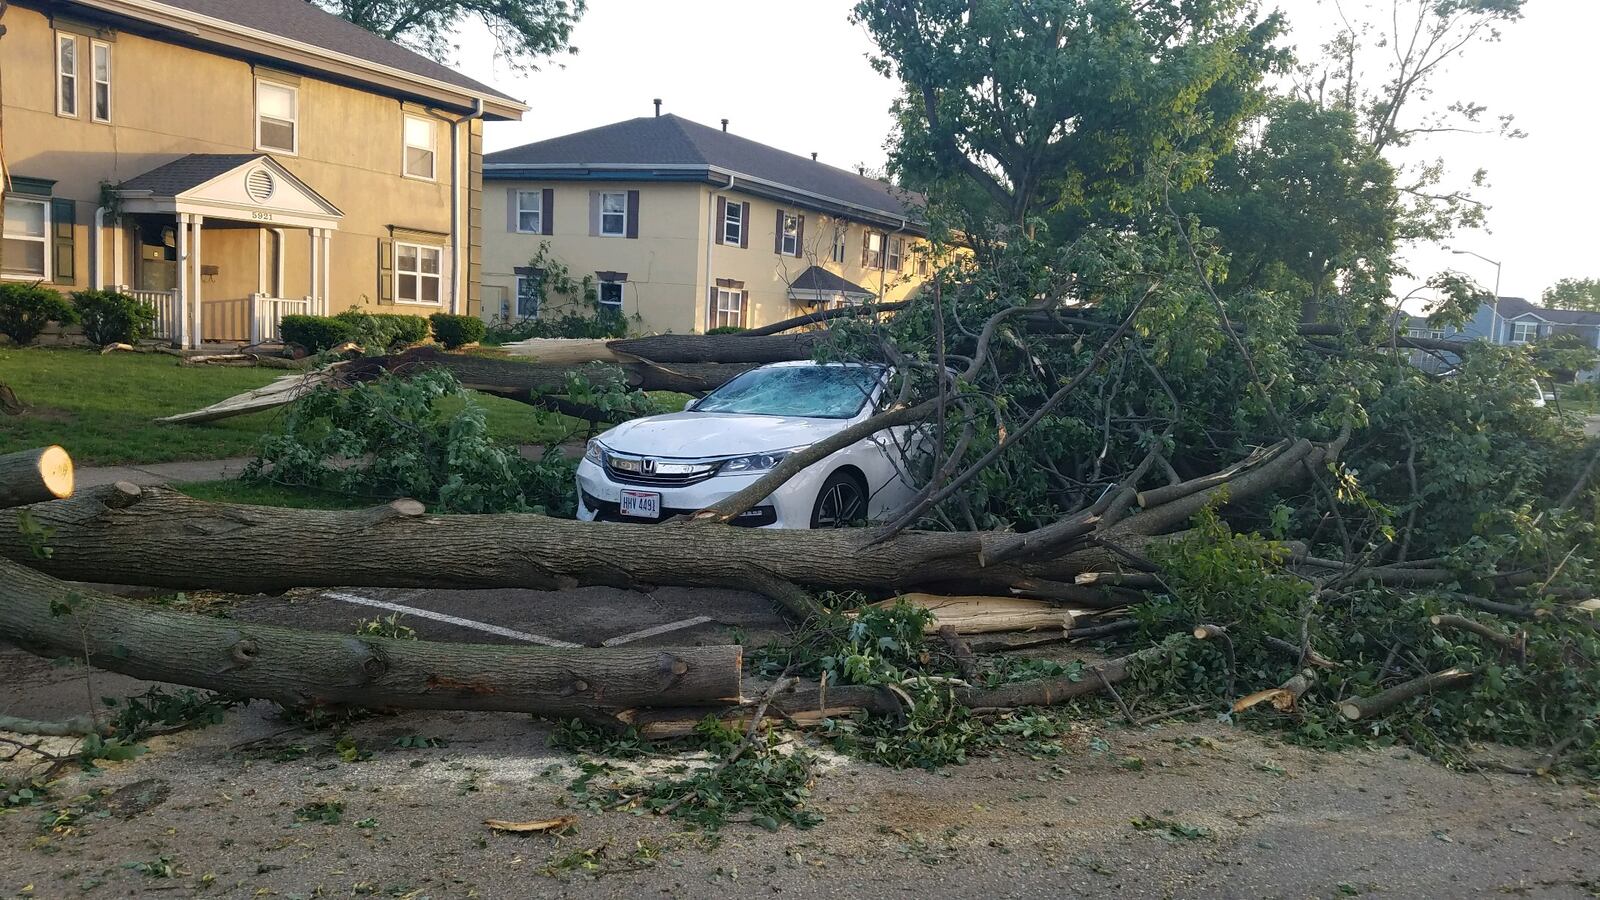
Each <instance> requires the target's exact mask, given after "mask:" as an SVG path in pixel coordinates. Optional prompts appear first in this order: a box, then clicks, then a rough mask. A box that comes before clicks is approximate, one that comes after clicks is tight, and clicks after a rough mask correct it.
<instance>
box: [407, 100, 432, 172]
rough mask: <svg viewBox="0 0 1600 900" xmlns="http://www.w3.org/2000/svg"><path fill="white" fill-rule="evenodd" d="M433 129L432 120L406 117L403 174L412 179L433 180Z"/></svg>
mask: <svg viewBox="0 0 1600 900" xmlns="http://www.w3.org/2000/svg"><path fill="white" fill-rule="evenodd" d="M434 141H435V135H434V128H433V120H432V119H425V118H423V117H421V116H406V124H405V142H406V146H405V154H406V157H405V166H406V169H405V174H407V175H409V176H411V177H412V178H426V179H428V180H429V181H432V180H433V178H434V159H435V158H436V156H437V154H435V152H434Z"/></svg>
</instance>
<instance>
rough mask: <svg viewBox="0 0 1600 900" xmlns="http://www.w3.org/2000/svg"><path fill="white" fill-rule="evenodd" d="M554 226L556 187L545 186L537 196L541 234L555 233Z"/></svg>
mask: <svg viewBox="0 0 1600 900" xmlns="http://www.w3.org/2000/svg"><path fill="white" fill-rule="evenodd" d="M555 227H556V189H555V188H545V189H544V193H543V194H541V195H540V197H539V230H540V232H541V233H543V234H555V233H556V232H555Z"/></svg>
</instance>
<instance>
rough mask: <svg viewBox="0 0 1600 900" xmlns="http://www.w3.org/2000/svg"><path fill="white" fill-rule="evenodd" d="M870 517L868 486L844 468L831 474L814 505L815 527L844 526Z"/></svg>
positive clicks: (813, 523)
mask: <svg viewBox="0 0 1600 900" xmlns="http://www.w3.org/2000/svg"><path fill="white" fill-rule="evenodd" d="M866 517H867V486H866V485H864V484H862V483H861V479H860V478H858V477H857V476H855V475H853V474H851V473H849V472H845V471H843V470H841V471H838V472H835V473H833V474H832V475H829V476H828V480H827V481H824V482H823V483H822V489H821V490H819V491H817V503H816V505H815V506H813V507H812V508H811V527H812V528H844V527H846V526H848V525H849V524H850V523H852V522H859V521H860V520H862V519H864V518H866Z"/></svg>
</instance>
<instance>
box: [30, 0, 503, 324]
mask: <svg viewBox="0 0 1600 900" xmlns="http://www.w3.org/2000/svg"><path fill="white" fill-rule="evenodd" d="M0 24H3V25H4V27H5V33H4V36H3V37H0V114H3V119H0V122H3V125H0V128H3V131H0V148H3V153H4V157H3V165H4V170H5V174H7V175H8V176H9V183H8V184H7V185H6V187H5V190H4V197H5V204H4V205H5V229H4V243H3V245H0V277H4V278H6V279H19V280H27V281H36V282H43V283H45V284H47V285H49V286H52V287H55V288H57V289H60V290H81V289H84V288H89V287H94V288H100V287H121V288H124V289H126V290H129V291H131V292H133V293H135V294H136V296H138V297H140V298H141V299H144V300H145V301H146V302H148V303H150V304H152V305H153V306H155V307H156V309H157V312H158V328H159V330H160V333H161V334H162V335H163V336H166V337H170V338H172V339H173V340H174V342H176V343H180V344H182V345H186V346H191V347H193V346H199V345H200V343H201V342H202V341H254V340H261V339H269V338H272V337H274V336H275V333H276V328H277V323H278V321H279V319H280V318H281V316H282V315H284V314H287V313H290V312H315V313H336V312H339V311H341V310H343V309H347V308H350V307H357V306H368V307H382V308H383V310H384V311H386V312H406V313H415V314H419V315H426V314H428V313H433V312H459V313H477V312H478V304H479V299H478V296H477V288H476V286H477V284H478V282H479V278H478V272H477V265H478V262H479V259H480V253H479V248H480V246H481V216H482V182H481V171H482V169H481V167H482V134H483V121H484V120H485V119H488V120H508V119H516V118H519V117H520V116H521V114H522V113H523V112H524V111H525V110H526V108H527V107H525V106H524V105H523V104H521V103H519V102H517V101H516V100H514V99H512V98H510V97H507V96H506V95H504V94H502V93H500V92H498V91H495V90H493V89H491V88H489V87H487V86H485V85H482V84H479V83H477V82H475V81H473V80H471V79H468V78H466V77H464V76H462V75H460V74H458V73H456V72H454V71H452V70H451V69H449V68H447V67H445V66H442V65H440V64H438V63H436V62H433V61H432V60H430V59H427V58H425V57H423V56H420V55H418V54H416V53H413V52H412V51H410V50H407V49H405V48H403V47H401V46H399V45H397V44H394V43H391V42H390V41H387V40H384V39H382V38H380V37H378V36H376V35H374V34H372V33H370V32H368V31H366V30H364V29H362V28H359V27H357V26H355V25H352V24H350V23H348V22H346V21H344V20H342V19H339V18H338V17H335V16H332V15H329V14H327V13H325V12H323V11H321V10H319V9H318V8H316V7H315V6H313V5H311V4H309V3H307V2H305V0H70V2H68V0H12V2H11V4H10V6H9V8H8V9H7V10H6V12H5V14H4V18H3V19H0Z"/></svg>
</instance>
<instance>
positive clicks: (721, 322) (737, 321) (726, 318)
mask: <svg viewBox="0 0 1600 900" xmlns="http://www.w3.org/2000/svg"><path fill="white" fill-rule="evenodd" d="M729 326H731V327H734V328H742V327H744V291H741V290H738V289H736V288H727V287H718V288H717V308H716V309H714V310H712V311H711V327H712V328H726V327H729Z"/></svg>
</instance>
